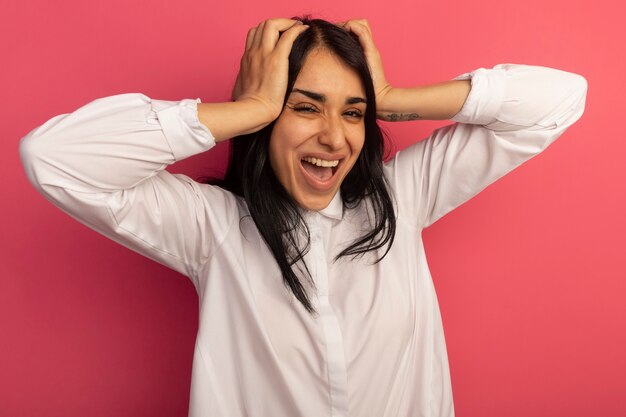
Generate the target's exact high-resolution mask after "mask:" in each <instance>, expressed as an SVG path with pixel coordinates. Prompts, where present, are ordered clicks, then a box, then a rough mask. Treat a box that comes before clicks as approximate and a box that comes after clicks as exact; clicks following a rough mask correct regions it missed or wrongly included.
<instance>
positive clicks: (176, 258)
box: [19, 93, 236, 288]
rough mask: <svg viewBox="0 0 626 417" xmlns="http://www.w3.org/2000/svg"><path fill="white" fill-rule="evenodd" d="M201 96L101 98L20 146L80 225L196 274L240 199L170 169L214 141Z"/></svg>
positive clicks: (45, 189)
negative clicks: (201, 112) (203, 119)
mask: <svg viewBox="0 0 626 417" xmlns="http://www.w3.org/2000/svg"><path fill="white" fill-rule="evenodd" d="M199 101H200V100H199V99H196V100H192V99H185V100H181V101H165V100H152V99H150V98H148V97H146V96H145V95H143V94H139V93H129V94H120V95H115V96H110V97H104V98H100V99H97V100H94V101H92V102H90V103H88V104H86V105H84V106H83V107H80V108H79V109H77V110H75V111H74V112H72V113H69V114H62V115H59V116H56V117H53V118H52V119H50V120H48V121H47V122H46V123H44V124H43V125H41V126H39V127H38V128H35V129H33V130H32V131H31V132H29V133H28V134H27V135H26V136H25V137H24V138H22V139H21V141H20V146H19V151H20V157H21V160H22V163H23V165H24V169H25V171H26V175H27V177H28V179H29V180H30V182H31V183H32V184H33V186H34V187H35V188H36V189H37V190H38V191H39V192H40V193H41V194H42V195H43V196H44V197H45V198H46V199H47V200H49V201H50V202H52V203H53V204H54V205H56V206H57V207H58V208H60V209H61V210H62V211H64V212H65V213H67V214H69V215H70V216H72V217H73V218H75V219H76V220H78V221H79V222H81V223H82V224H84V225H86V226H88V227H89V228H91V229H93V230H96V231H97V232H99V233H101V234H102V235H104V236H106V237H108V238H110V239H112V240H114V241H116V242H118V243H120V244H122V245H124V246H126V247H127V248H129V249H132V250H134V251H136V252H138V253H140V254H142V255H144V256H147V257H148V258H150V259H153V260H155V261H157V262H159V263H161V264H163V265H166V266H168V267H170V268H172V269H174V270H176V271H178V272H180V273H182V274H184V275H187V276H189V277H190V278H191V279H192V281H193V283H194V285H196V288H197V286H198V283H197V280H196V277H195V271H196V270H197V268H198V267H199V265H200V264H202V263H203V262H204V261H205V260H206V259H207V258H208V257H209V256H210V255H211V253H212V251H213V250H214V248H215V247H216V246H218V245H219V243H220V242H221V240H222V239H223V238H224V236H225V234H226V232H227V230H228V227H229V225H230V222H231V221H232V220H233V218H234V216H233V213H234V212H236V207H235V205H236V203H235V199H234V197H233V196H232V194H230V193H229V192H227V191H225V190H223V189H221V188H219V187H216V186H209V185H205V184H199V183H197V182H195V181H194V180H192V179H191V178H189V177H188V176H186V175H183V174H171V173H169V172H168V171H166V170H165V168H166V167H167V166H168V165H170V164H172V163H174V162H176V161H180V160H182V159H185V158H187V157H189V156H192V155H194V154H197V153H200V152H203V151H207V150H209V149H211V148H212V147H213V146H214V145H215V140H214V137H213V136H212V134H211V132H210V131H209V130H208V129H207V128H206V126H204V125H202V124H201V123H200V122H199V120H198V115H197V103H198V102H199Z"/></svg>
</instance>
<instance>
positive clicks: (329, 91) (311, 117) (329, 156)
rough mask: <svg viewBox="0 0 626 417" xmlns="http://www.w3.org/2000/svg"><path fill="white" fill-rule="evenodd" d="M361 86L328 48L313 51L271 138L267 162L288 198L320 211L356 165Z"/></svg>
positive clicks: (360, 133) (361, 124)
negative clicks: (286, 192)
mask: <svg viewBox="0 0 626 417" xmlns="http://www.w3.org/2000/svg"><path fill="white" fill-rule="evenodd" d="M365 107H366V103H365V90H364V89H363V86H362V85H361V80H360V78H359V76H358V75H357V73H356V72H355V71H354V70H353V69H351V68H350V67H348V66H347V65H346V64H345V63H344V62H342V61H341V59H340V58H338V57H337V56H335V55H333V54H332V53H330V52H328V51H327V50H326V49H316V50H312V51H311V52H310V53H309V55H308V56H307V58H306V59H305V61H304V64H303V66H302V69H301V71H300V73H299V74H298V78H297V79H296V81H295V84H294V86H293V89H292V91H291V94H290V95H289V97H288V98H287V101H286V103H285V107H284V108H283V111H282V113H281V115H280V116H279V117H278V119H277V120H276V123H275V124H274V128H273V130H272V133H271V137H270V145H269V147H270V149H269V150H270V163H271V166H272V169H273V170H274V174H275V175H276V177H277V178H278V180H279V181H280V182H281V184H282V185H283V187H285V189H286V190H287V191H288V192H289V194H290V195H291V197H292V198H293V199H294V200H295V201H296V202H297V203H298V204H299V205H300V207H302V208H305V209H308V210H315V211H318V210H322V209H324V208H325V207H326V206H328V204H329V203H330V201H331V200H332V198H333V196H334V195H335V193H337V192H338V190H339V187H340V185H341V183H342V181H343V179H344V178H345V177H346V175H347V174H348V172H350V169H352V167H353V166H354V163H355V162H356V160H357V158H358V157H359V153H360V152H361V148H362V147H363V142H364V140H365V125H364V115H365Z"/></svg>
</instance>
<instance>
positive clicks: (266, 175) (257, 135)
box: [201, 17, 396, 313]
mask: <svg viewBox="0 0 626 417" xmlns="http://www.w3.org/2000/svg"><path fill="white" fill-rule="evenodd" d="M296 19H298V20H301V21H302V22H303V23H304V24H307V25H309V29H307V30H306V31H304V32H303V33H302V34H300V35H299V36H298V38H297V39H296V40H295V42H294V44H293V47H292V49H291V53H290V55H289V80H288V85H287V95H286V96H285V100H287V97H288V96H289V93H290V92H291V89H292V88H293V85H294V83H295V81H296V78H297V76H298V74H299V73H300V70H301V69H302V65H303V63H304V60H305V58H306V57H307V54H308V53H309V52H310V51H311V50H313V49H315V48H319V47H321V48H325V49H328V50H329V51H330V52H332V53H334V54H335V55H336V56H338V57H339V58H340V59H342V60H343V61H344V62H345V63H346V64H347V65H348V66H349V67H350V68H352V69H353V70H354V71H355V72H356V73H357V74H358V76H359V78H360V79H361V82H362V83H363V87H364V89H365V96H366V100H367V106H366V110H365V117H364V123H365V142H364V145H363V148H362V150H361V153H360V154H359V157H358V159H357V161H356V163H355V165H354V166H353V167H352V169H351V170H350V172H349V173H348V175H347V176H346V177H345V178H344V181H343V183H342V184H341V188H340V190H341V191H340V192H341V197H342V199H343V205H344V208H345V209H353V208H356V207H357V206H359V204H361V203H362V202H363V200H364V199H366V198H367V199H369V202H370V204H371V208H372V210H373V214H374V216H373V224H372V227H371V229H370V230H369V231H368V232H367V233H366V234H364V235H363V236H360V237H358V238H357V239H356V240H355V241H354V242H352V243H351V244H350V246H348V247H347V248H345V249H343V250H342V251H341V252H340V253H339V254H338V255H337V256H336V257H335V259H334V260H335V261H336V260H338V259H339V258H341V257H344V256H351V257H352V259H355V258H357V257H360V256H362V255H363V254H365V253H366V252H369V251H374V250H378V249H380V248H382V247H384V246H385V245H386V246H387V248H386V249H385V251H384V253H383V254H382V256H380V257H379V258H378V259H376V261H375V262H374V263H378V262H380V261H381V260H382V259H383V258H384V257H385V255H387V252H389V249H390V248H391V245H392V243H393V240H394V236H395V231H396V219H395V214H394V207H393V203H392V200H391V195H390V193H389V191H388V184H387V180H386V179H385V177H384V176H383V158H384V156H385V155H384V152H385V144H384V137H383V133H382V131H381V129H380V127H379V126H378V124H377V122H376V98H375V92H374V86H373V83H372V77H371V74H370V71H369V67H368V64H367V59H366V58H365V54H364V53H363V49H362V48H361V45H360V44H359V41H358V38H357V37H356V35H353V34H351V33H350V32H348V31H347V30H345V29H343V28H341V27H339V26H336V25H334V24H333V23H330V22H327V21H325V20H321V19H310V18H308V17H304V18H296ZM273 127H274V122H272V123H271V124H269V125H268V126H266V127H265V128H263V129H261V130H259V131H257V132H254V133H251V134H248V135H242V136H238V137H236V138H233V139H231V140H230V160H229V164H228V168H227V171H226V175H225V177H224V179H205V180H204V181H202V180H201V181H202V182H206V183H210V184H214V185H218V186H220V187H222V188H224V189H226V190H229V191H231V192H232V193H234V194H236V195H238V196H240V197H243V198H244V199H245V201H246V204H247V206H248V210H249V211H250V215H251V216H252V219H253V220H254V223H255V224H256V227H257V228H258V230H259V232H260V233H261V235H262V236H263V239H264V240H265V243H266V244H267V246H268V247H269V249H270V250H271V252H272V254H273V255H274V258H275V259H276V262H277V263H278V266H279V267H280V270H281V272H282V276H283V282H284V284H285V286H287V287H288V288H289V289H291V291H292V292H293V294H294V295H295V297H296V298H297V299H298V300H299V301H300V302H301V303H302V305H303V306H304V307H305V308H306V310H307V311H308V312H309V313H315V309H314V308H313V306H312V305H311V302H310V300H309V296H308V295H307V291H306V290H305V288H304V287H303V285H302V283H301V282H300V280H299V279H298V277H297V276H296V274H295V272H294V270H293V269H292V267H293V266H296V267H297V268H298V270H299V271H300V272H301V273H302V275H303V276H304V277H305V278H306V279H307V280H308V281H309V283H310V284H311V285H312V286H313V287H315V283H314V282H313V280H312V278H311V274H310V272H309V270H308V267H307V265H306V263H305V262H304V259H303V257H304V255H305V254H306V253H307V252H308V250H309V247H310V235H309V230H308V228H307V226H306V223H305V221H304V219H303V217H302V215H301V214H300V212H299V210H298V204H297V203H296V202H295V200H293V198H292V197H291V196H290V195H289V193H288V192H287V191H286V190H285V188H284V187H283V186H282V184H281V183H280V182H279V181H278V179H277V178H276V176H275V175H274V172H273V170H272V168H271V165H270V161H269V140H270V135H271V133H272V129H273ZM298 236H304V237H305V241H306V242H305V245H304V247H302V243H301V240H300V239H299V238H298ZM299 261H301V262H299Z"/></svg>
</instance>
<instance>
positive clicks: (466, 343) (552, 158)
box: [0, 0, 626, 417]
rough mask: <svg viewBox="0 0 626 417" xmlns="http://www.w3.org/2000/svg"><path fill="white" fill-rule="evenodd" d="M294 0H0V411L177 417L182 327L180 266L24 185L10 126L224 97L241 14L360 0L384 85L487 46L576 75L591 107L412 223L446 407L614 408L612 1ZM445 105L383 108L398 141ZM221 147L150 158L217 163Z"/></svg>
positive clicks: (534, 411)
mask: <svg viewBox="0 0 626 417" xmlns="http://www.w3.org/2000/svg"><path fill="white" fill-rule="evenodd" d="M297 4H303V3H302V2H295V1H283V0H281V1H273V2H271V4H260V3H257V2H252V1H248V2H247V3H236V2H234V3H227V2H219V3H216V2H210V1H194V0H178V1H177V2H176V3H174V2H173V1H171V2H166V1H154V0H152V1H145V0H142V1H130V2H129V0H108V1H106V2H105V1H56V2H50V1H43V0H38V1H19V2H17V1H12V2H7V1H6V0H3V2H2V4H1V5H0V7H1V9H0V31H1V32H2V33H0V35H1V36H0V39H1V41H0V42H1V43H0V56H1V57H2V63H1V64H0V75H1V77H0V91H1V100H0V111H1V114H2V123H1V124H0V129H1V132H2V142H1V146H2V150H1V152H0V158H1V163H0V170H1V172H0V178H2V181H3V184H4V186H3V188H2V192H3V196H2V198H1V201H2V203H1V206H0V207H1V210H2V212H1V213H0V219H2V220H1V221H2V225H1V227H2V229H1V230H2V232H1V234H0V254H1V255H0V256H1V257H2V260H1V262H0V277H1V279H0V416H2V417H5V416H12V417H22V416H63V417H73V416H77V417H78V416H91V417H99V416H116V417H124V416H129V417H130V416H133V417H137V416H152V417H155V416H163V417H165V416H167V417H171V416H185V415H186V413H187V406H188V405H187V404H188V395H189V383H190V372H191V360H192V352H193V345H194V340H195V332H196V328H197V309H198V303H197V299H196V294H195V291H194V288H193V286H192V285H191V283H190V282H188V280H187V279H186V278H185V277H184V276H182V275H179V274H177V273H175V272H173V271H171V270H169V269H167V268H166V267H163V266H161V265H159V264H156V263H154V262H152V261H149V260H147V259H145V258H142V257H141V256H140V255H137V254H135V253H133V252H131V251H129V250H127V249H124V248H122V247H121V246H118V245H117V244H115V243H113V242H111V241H109V240H107V239H106V238H104V237H102V236H100V235H98V234H96V233H94V232H92V231H90V230H89V229H87V228H86V227H85V226H82V225H80V224H79V223H77V222H75V221H74V220H72V219H71V218H70V217H68V216H67V215H65V214H63V213H62V212H61V211H59V210H58V209H56V208H54V207H53V206H52V205H51V204H50V203H48V202H47V201H46V200H45V199H44V198H43V197H42V196H40V195H39V194H37V193H36V191H35V190H34V189H33V188H32V187H31V186H30V184H29V183H28V182H27V179H26V177H25V175H24V171H23V169H22V166H21V164H20V162H19V158H18V141H19V139H20V138H21V137H23V136H24V135H25V134H26V133H28V132H29V131H30V130H31V129H33V128H35V127H36V126H39V125H41V124H42V123H43V122H45V121H46V120H48V119H49V118H51V117H53V116H55V115H57V114H61V113H67V112H71V111H73V110H75V109H76V108H78V107H80V106H81V105H83V104H86V103H88V102H90V101H92V100H94V99H96V98H98V97H103V96H108V95H113V94H119V93H125V92H142V93H144V94H146V95H148V96H150V97H153V98H159V99H168V100H178V99H182V98H196V97H200V98H202V100H203V101H219V100H226V99H227V98H228V94H229V91H230V88H231V86H232V85H233V82H234V78H235V75H236V70H237V66H238V62H239V58H240V54H241V52H242V48H243V46H244V43H245V34H246V31H247V29H248V28H249V27H251V26H254V25H257V24H258V23H259V22H260V21H261V20H263V19H266V18H269V17H276V16H285V17H289V16H292V15H296V14H302V13H312V14H314V15H315V16H319V17H324V18H327V19H331V20H345V19H348V18H352V17H365V18H368V19H369V21H370V24H371V26H372V29H373V33H374V39H375V41H376V42H377V45H378V47H379V49H380V51H381V53H382V55H383V60H384V63H385V67H386V72H387V77H388V79H389V80H390V81H391V82H392V83H393V84H395V85H397V86H411V85H419V84H427V83H434V82H438V81H443V80H447V79H451V78H453V77H455V76H456V75H459V74H461V73H463V72H466V71H470V70H473V69H476V68H479V67H485V68H491V67H493V66H494V65H496V64H498V63H523V64H532V65H542V66H549V67H555V68H559V69H563V70H566V71H571V72H575V73H578V74H581V75H583V76H584V77H585V78H586V79H587V81H588V84H589V91H588V96H587V108H586V110H585V113H584V115H583V116H582V118H581V119H580V120H579V121H578V122H577V123H576V124H575V125H574V126H573V127H571V128H570V130H568V131H567V132H566V133H565V134H564V135H563V136H562V137H561V138H560V139H559V140H557V142H556V143H554V144H553V145H552V146H551V147H550V148H548V149H547V150H546V151H545V152H544V153H542V154H541V155H539V156H537V157H536V158H534V159H532V160H530V161H528V162H527V163H526V164H524V165H523V166H522V167H520V168H519V169H517V170H515V171H514V172H512V173H511V174H509V175H508V176H506V177H504V178H503V179H501V180H499V181H497V182H496V183H495V184H493V185H492V186H490V187H489V188H488V189H486V190H485V191H484V192H482V193H481V194H480V195H478V196H477V197H475V198H474V199H472V200H471V201H469V202H468V203H466V204H464V205H462V206H461V207H459V208H458V209H457V210H455V211H454V212H452V213H450V214H449V215H447V216H445V217H444V218H442V219H441V220H440V221H439V222H437V223H436V224H435V225H433V226H432V227H431V228H429V229H427V230H425V232H424V239H425V244H426V250H427V255H428V259H429V263H430V266H431V271H432V273H433V276H434V279H435V285H436V287H437V291H438V295H439V300H440V304H441V309H442V314H443V320H444V325H445V329H446V335H447V342H448V349H449V355H450V366H451V372H452V384H453V389H454V394H455V407H456V410H457V415H458V416H465V417H467V416H469V417H491V416H493V417H496V416H497V417H502V416H520V417H522V416H524V417H529V416H531V417H532V416H537V417H539V416H551V417H557V416H567V417H579V416H580V417H582V416H585V417H587V416H623V415H626V400H625V398H626V397H625V396H624V389H625V388H626V386H625V382H624V376H625V375H626V361H625V359H624V357H625V354H624V353H625V352H626V303H625V302H624V299H625V295H626V267H625V266H624V260H625V258H626V256H625V255H626V239H625V238H624V235H625V232H626V227H625V226H626V220H625V218H626V163H625V162H626V157H625V156H624V155H626V141H625V140H624V134H623V133H622V132H621V128H620V127H618V124H617V123H620V121H622V120H623V119H624V115H623V108H624V98H625V97H626V91H625V90H626V89H625V87H624V86H625V85H626V82H625V81H624V74H625V73H626V65H625V57H626V54H625V53H624V46H623V45H624V42H625V41H626V31H625V29H624V27H625V25H624V22H623V12H620V11H619V5H620V2H618V1H617V0H614V1H593V2H592V1H571V0H558V1H546V0H525V1H510V0H504V1H503V0H475V1H460V0H454V1H443V0H438V1H429V2H420V1H390V2H389V1H387V2H370V3H367V2H363V1H359V2H345V3H344V2H338V1H336V0H332V1H328V0H320V1H317V2H315V3H314V5H313V6H306V7H302V6H297ZM305 4H311V3H305ZM447 123H449V122H412V123H403V124H393V125H391V124H386V125H385V127H386V128H387V130H388V131H389V133H390V135H391V137H392V138H393V140H394V141H395V142H396V144H397V147H398V148H399V149H401V148H403V147H405V146H407V145H408V144H410V143H411V142H412V141H415V140H418V139H421V138H423V137H425V136H426V135H428V133H429V132H430V131H431V130H432V129H434V128H436V127H439V126H442V125H444V124H447ZM224 151H225V148H224V147H223V146H221V145H220V147H218V148H217V150H215V151H213V152H210V153H207V154H203V155H199V156H195V157H192V158H190V159H188V160H186V161H184V162H182V163H178V164H176V165H174V166H172V167H170V168H168V169H169V170H170V171H172V172H184V173H187V174H188V175H191V176H193V177H196V176H197V175H200V174H207V173H216V172H220V171H221V170H223V168H224V156H225V152H224ZM294 417H295V416H294ZM372 417H376V416H372Z"/></svg>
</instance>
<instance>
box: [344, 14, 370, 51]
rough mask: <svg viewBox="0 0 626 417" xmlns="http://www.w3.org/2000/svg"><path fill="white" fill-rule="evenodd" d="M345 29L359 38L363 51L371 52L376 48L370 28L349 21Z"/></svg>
mask: <svg viewBox="0 0 626 417" xmlns="http://www.w3.org/2000/svg"><path fill="white" fill-rule="evenodd" d="M345 27H346V29H348V30H349V31H350V32H352V33H354V34H355V35H356V36H357V37H358V38H359V42H360V43H361V47H363V50H365V51H369V50H371V49H372V48H373V47H374V40H373V39H372V34H371V32H370V31H369V30H368V29H369V28H368V27H366V26H364V25H363V24H362V23H359V22H358V21H349V22H347V23H346V26H345Z"/></svg>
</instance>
